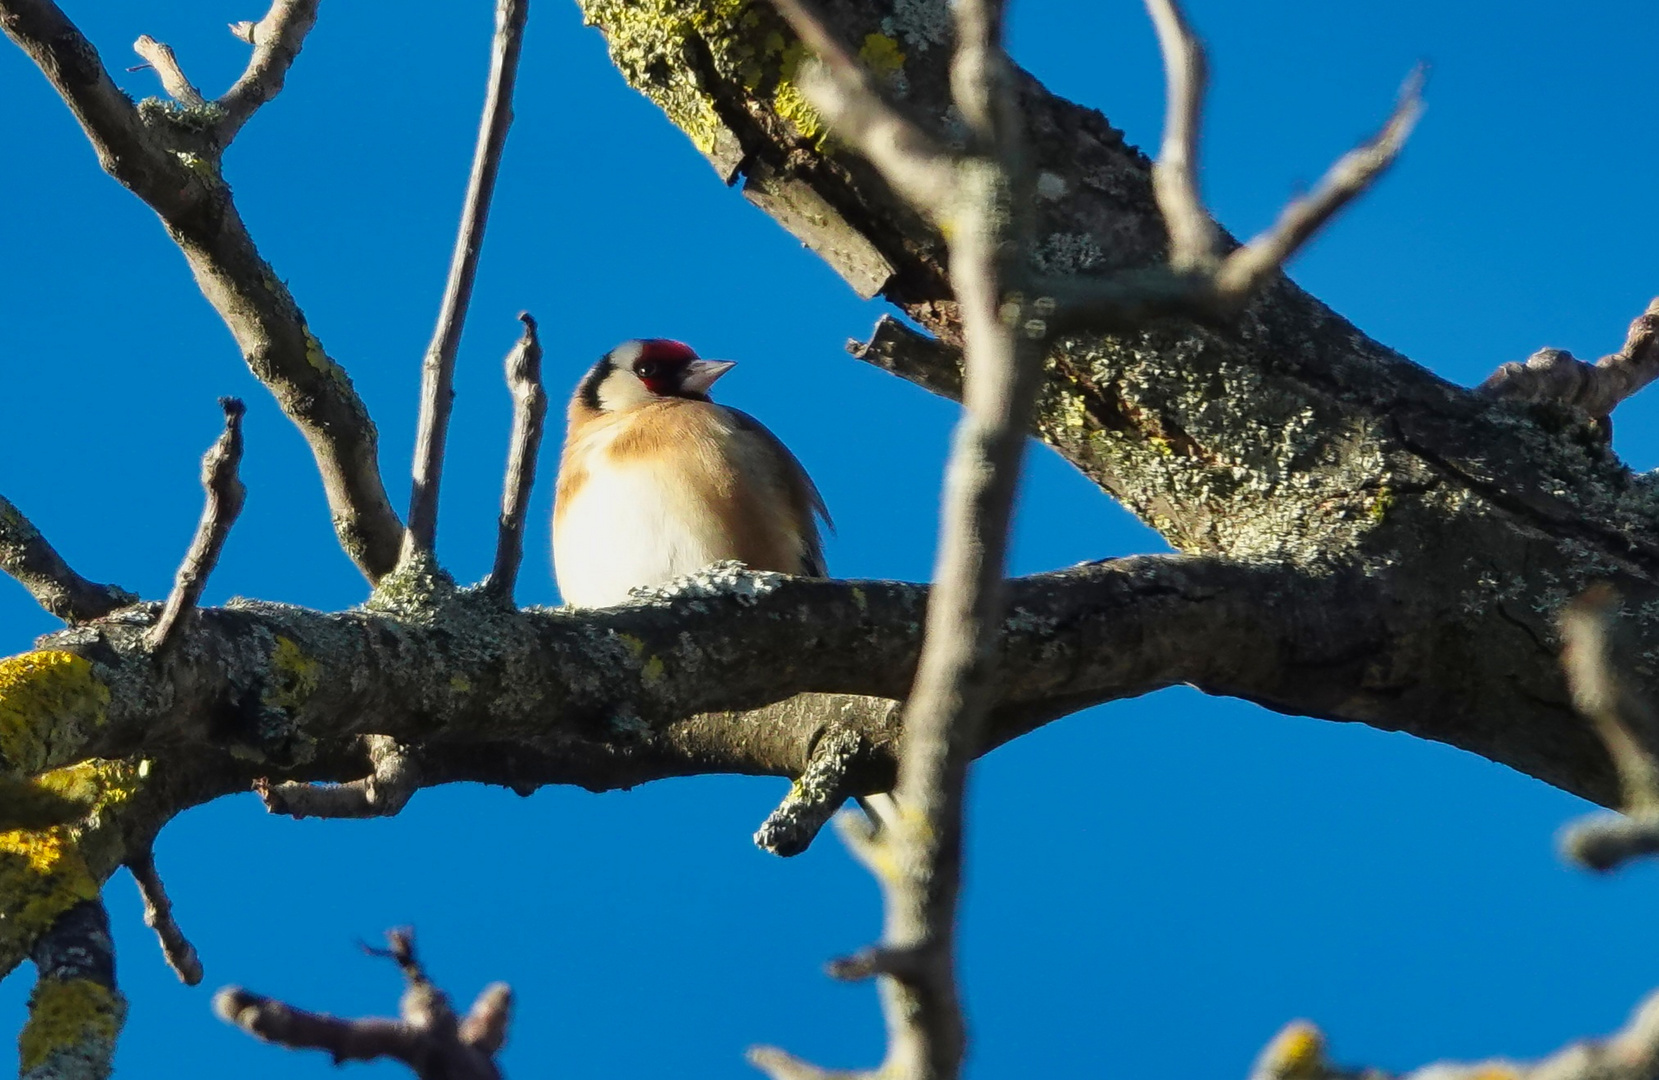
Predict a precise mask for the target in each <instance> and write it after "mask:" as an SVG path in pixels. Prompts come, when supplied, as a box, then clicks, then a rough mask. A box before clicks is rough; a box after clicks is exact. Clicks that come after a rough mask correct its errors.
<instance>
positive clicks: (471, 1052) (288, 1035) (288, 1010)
mask: <svg viewBox="0 0 1659 1080" xmlns="http://www.w3.org/2000/svg"><path fill="white" fill-rule="evenodd" d="M386 939H387V941H388V942H389V943H390V948H388V949H385V950H379V949H372V950H369V951H370V952H372V953H374V954H376V955H381V956H387V957H390V958H391V959H392V960H394V961H396V962H397V965H398V967H399V968H400V969H401V970H402V971H403V975H404V979H405V980H406V981H407V983H408V988H407V989H406V990H405V991H404V994H403V999H402V1001H401V1002H400V1003H399V1009H398V1011H399V1014H400V1017H399V1019H397V1020H390V1019H381V1018H378V1017H371V1018H368V1019H364V1020H343V1019H340V1018H337V1017H333V1016H324V1015H321V1014H319V1013H311V1012H306V1011H304V1010H302V1009H296V1008H293V1007H292V1006H289V1005H285V1004H283V1003H282V1002H280V1001H274V1000H272V999H271V998H267V997H262V996H260V995H258V994H252V993H249V992H248V991H246V990H243V989H242V988H240V987H234V986H227V987H225V988H224V989H223V990H220V991H219V992H218V993H217V994H215V995H214V997H213V1011H214V1012H215V1013H217V1014H218V1015H219V1018H220V1019H222V1020H224V1021H225V1022H227V1023H230V1024H234V1025H236V1026H237V1027H239V1028H241V1029H242V1030H243V1031H246V1032H247V1033H248V1034H250V1035H252V1036H254V1037H255V1038H257V1039H262V1040H264V1041H265V1042H269V1043H275V1044H276V1045H278V1046H285V1047H288V1048H290V1049H305V1050H326V1051H327V1052H328V1053H329V1054H330V1055H332V1056H333V1058H334V1062H335V1064H339V1063H341V1062H344V1061H373V1060H375V1059H376V1058H382V1057H384V1058H391V1059H392V1060H394V1061H399V1062H402V1063H403V1064H404V1065H407V1066H408V1067H409V1069H410V1070H411V1071H412V1072H413V1073H414V1074H415V1075H416V1076H418V1077H420V1078H421V1080H499V1078H500V1076H501V1070H500V1068H499V1067H498V1066H497V1065H496V1063H495V1060H494V1058H495V1054H496V1053H497V1052H498V1051H499V1050H500V1049H501V1047H502V1044H503V1043H504V1042H505V1041H506V1032H507V1024H508V1021H509V1018H510V1010H511V1006H512V991H511V990H510V989H508V987H507V986H506V985H505V984H504V983H496V984H494V985H493V986H490V987H488V988H487V989H486V990H485V991H484V992H483V993H482V994H480V995H479V997H478V1000H477V1002H476V1003H474V1005H473V1007H472V1011H471V1012H470V1013H469V1014H468V1015H467V1016H466V1017H465V1018H461V1017H457V1016H456V1015H455V1011H454V1009H453V1008H452V1007H451V1006H450V1004H449V998H448V997H447V995H445V994H444V993H443V991H441V990H439V989H438V988H437V987H436V986H435V985H434V984H433V983H432V981H431V980H430V979H429V978H427V975H426V972H425V970H424V969H423V968H422V967H421V965H420V962H419V961H418V960H417V959H416V957H415V946H414V939H413V936H412V935H411V934H410V932H409V931H407V930H392V931H388V932H387V934H386Z"/></svg>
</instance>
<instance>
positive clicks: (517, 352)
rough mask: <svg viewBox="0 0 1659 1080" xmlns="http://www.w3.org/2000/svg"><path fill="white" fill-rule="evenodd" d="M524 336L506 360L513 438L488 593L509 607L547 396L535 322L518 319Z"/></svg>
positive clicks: (520, 557) (520, 556) (525, 315)
mask: <svg viewBox="0 0 1659 1080" xmlns="http://www.w3.org/2000/svg"><path fill="white" fill-rule="evenodd" d="M519 320H520V321H522V322H523V323H524V333H523V334H522V335H521V336H520V337H519V339H518V344H517V345H515V346H513V351H512V352H510V353H508V354H507V388H508V389H509V390H510V391H512V395H513V434H512V439H511V442H510V443H509V445H508V449H507V474H506V478H505V480H504V481H503V483H502V488H501V518H500V521H499V522H498V524H497V531H496V540H495V565H494V567H493V568H492V569H491V570H490V577H489V587H490V589H491V590H492V591H494V592H495V593H496V594H497V595H498V596H500V597H501V598H502V599H504V600H505V601H506V602H507V603H509V604H510V603H512V602H513V588H514V586H515V585H516V584H517V581H518V569H519V564H520V563H522V562H523V561H524V523H525V520H526V518H527V517H528V515H529V510H530V490H531V488H532V487H533V486H534V485H535V482H536V454H537V452H538V451H539V450H540V449H541V439H542V431H543V427H544V424H545V422H546V420H547V391H546V389H544V388H543V386H542V378H541V356H542V351H541V340H540V339H539V338H538V337H537V336H536V320H535V319H533V318H531V317H530V313H529V312H528V311H525V312H521V313H520V314H519Z"/></svg>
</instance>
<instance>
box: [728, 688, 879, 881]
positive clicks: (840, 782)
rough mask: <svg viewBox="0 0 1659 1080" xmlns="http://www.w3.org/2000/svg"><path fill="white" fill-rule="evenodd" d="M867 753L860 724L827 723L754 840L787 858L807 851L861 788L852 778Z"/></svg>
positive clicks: (767, 849) (764, 847)
mask: <svg viewBox="0 0 1659 1080" xmlns="http://www.w3.org/2000/svg"><path fill="white" fill-rule="evenodd" d="M887 707H889V708H892V707H894V705H893V703H891V702H889V703H887ZM869 754H870V744H869V741H868V740H867V739H865V737H864V736H863V735H862V734H860V733H859V732H858V731H857V730H856V729H854V728H849V727H839V726H833V727H830V728H828V729H826V730H825V731H824V733H823V734H822V735H821V736H819V738H818V740H817V743H816V744H815V745H814V746H813V748H812V754H811V756H810V757H809V758H808V759H807V764H806V768H805V769H804V770H802V772H801V775H800V776H799V777H797V778H796V779H795V781H794V783H792V784H791V785H790V787H789V794H788V795H786V796H785V797H784V799H783V801H782V802H781V803H779V804H778V807H777V809H775V810H773V811H772V813H771V814H770V815H769V816H768V817H767V818H766V820H765V821H764V822H762V823H761V826H760V828H759V829H758V830H756V832H755V845H756V846H757V847H759V848H760V849H761V850H763V851H769V852H771V853H772V854H774V855H781V856H783V857H785V858H788V857H789V856H791V855H799V854H800V853H801V852H803V851H805V850H806V849H807V847H808V846H810V845H811V843H812V841H813V840H814V839H815V838H816V837H817V835H818V831H819V830H820V829H822V828H823V827H824V826H825V825H826V824H828V823H829V820H830V818H832V817H834V816H835V813H836V811H837V810H839V809H841V806H842V804H843V803H845V802H846V801H847V799H848V798H849V797H851V796H853V795H856V794H859V793H858V792H856V791H854V790H853V789H852V787H851V785H850V783H849V781H850V778H851V777H852V776H853V775H855V774H856V772H857V771H859V770H858V766H859V764H860V760H861V759H862V758H866V757H868V756H869Z"/></svg>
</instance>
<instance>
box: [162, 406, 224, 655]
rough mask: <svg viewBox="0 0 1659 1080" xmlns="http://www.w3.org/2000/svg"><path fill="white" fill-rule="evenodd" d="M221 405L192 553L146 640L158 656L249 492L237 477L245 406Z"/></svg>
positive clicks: (173, 637) (198, 592) (198, 593)
mask: <svg viewBox="0 0 1659 1080" xmlns="http://www.w3.org/2000/svg"><path fill="white" fill-rule="evenodd" d="M219 407H220V408H221V409H223V410H225V430H224V432H223V433H221V434H220V436H219V438H218V439H216V440H214V443H213V445H212V446H211V447H210V448H208V451H207V453H206V455H204V456H203V457H202V487H203V488H204V489H206V491H207V505H206V506H204V507H203V508H202V520H201V522H200V524H198V525H197V526H196V535H195V538H194V539H192V540H191V542H190V550H189V551H187V552H185V556H184V561H183V562H182V563H180V564H179V571H178V574H177V575H176V576H175V577H174V579H173V591H172V592H171V593H169V594H168V595H167V604H166V606H165V607H163V608H162V610H161V617H160V618H159V619H157V620H156V624H155V626H153V627H151V628H150V642H151V645H152V647H153V651H154V653H155V655H156V656H158V657H159V656H161V655H163V654H164V653H166V652H167V651H168V650H169V649H171V648H172V647H173V645H174V644H176V643H177V641H178V637H179V634H180V632H181V631H182V629H183V627H184V625H185V623H186V621H187V620H188V617H189V615H190V613H191V612H192V611H194V610H195V608H196V603H197V601H199V600H200V599H201V598H202V590H203V589H205V588H207V579H208V576H209V575H210V574H212V573H213V568H214V567H215V566H217V565H218V564H219V554H220V552H222V551H224V549H225V538H226V537H228V536H229V535H230V527H231V526H232V525H234V524H235V523H236V517H237V515H238V514H240V513H241V512H242V501H243V499H245V498H246V496H247V488H246V487H244V486H243V484H242V478H241V477H240V476H238V475H237V468H238V467H239V466H240V465H241V463H242V414H243V413H245V412H246V411H247V406H246V405H244V404H242V400H241V399H240V398H233V397H222V398H220V399H219Z"/></svg>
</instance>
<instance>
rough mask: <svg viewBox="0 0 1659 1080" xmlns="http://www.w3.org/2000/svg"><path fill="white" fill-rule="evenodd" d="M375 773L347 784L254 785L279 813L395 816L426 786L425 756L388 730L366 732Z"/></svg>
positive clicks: (267, 806) (365, 742)
mask: <svg viewBox="0 0 1659 1080" xmlns="http://www.w3.org/2000/svg"><path fill="white" fill-rule="evenodd" d="M363 749H364V752H365V754H366V756H367V757H368V759H369V775H367V776H365V777H364V778H363V779H361V780H352V781H349V782H348V783H344V784H299V783H293V782H289V783H283V784H271V783H266V782H261V783H260V784H258V785H256V786H255V788H254V790H255V791H257V792H258V793H259V797H260V798H261V799H263V800H264V802H265V809H267V810H269V811H270V812H271V813H273V814H287V815H288V816H289V817H295V818H307V817H314V818H372V817H393V816H395V815H396V814H397V813H398V812H399V811H400V810H402V809H403V808H404V806H406V805H408V802H409V798H410V796H412V795H414V794H415V792H417V791H419V790H420V787H421V780H422V775H421V766H420V761H419V760H418V759H417V758H416V757H415V755H414V754H413V753H411V752H410V751H409V749H408V748H407V747H404V746H403V745H401V744H400V743H399V742H398V741H397V740H396V739H393V738H391V737H390V736H387V735H365V736H363Z"/></svg>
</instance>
